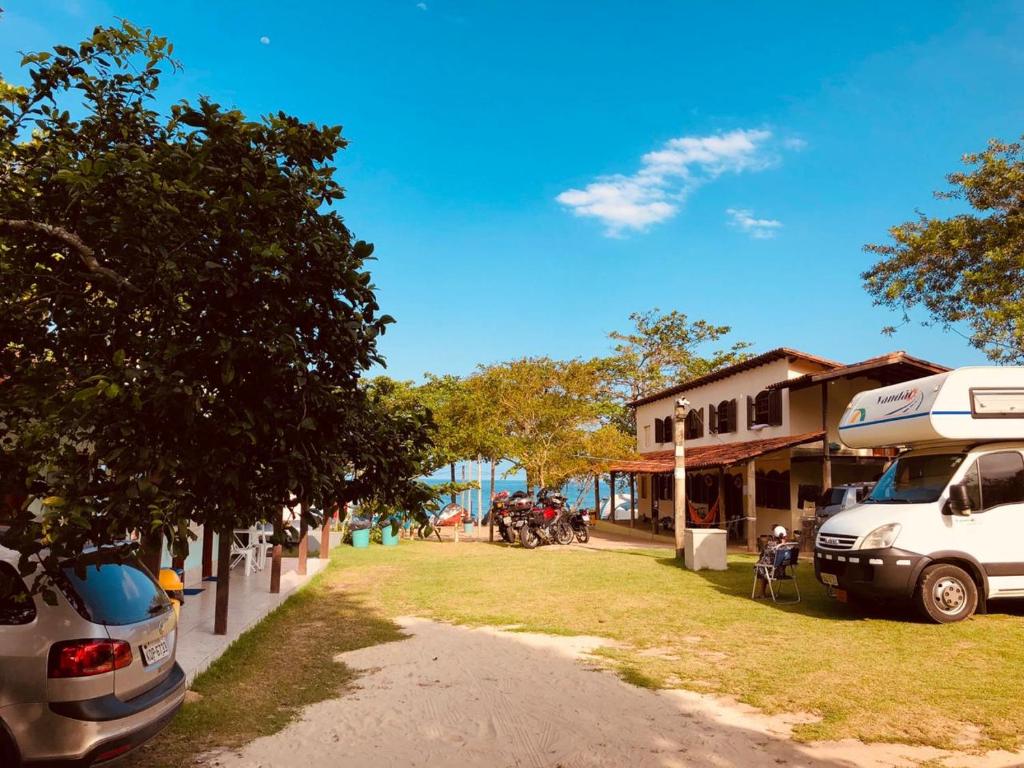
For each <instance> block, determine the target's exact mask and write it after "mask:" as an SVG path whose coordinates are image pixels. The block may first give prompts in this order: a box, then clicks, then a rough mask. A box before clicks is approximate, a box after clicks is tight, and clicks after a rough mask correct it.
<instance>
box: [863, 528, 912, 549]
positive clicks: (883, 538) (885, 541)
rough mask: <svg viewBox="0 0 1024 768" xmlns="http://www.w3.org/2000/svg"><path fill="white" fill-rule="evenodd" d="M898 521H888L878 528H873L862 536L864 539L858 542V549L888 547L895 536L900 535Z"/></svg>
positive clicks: (892, 542) (893, 541) (894, 539)
mask: <svg viewBox="0 0 1024 768" xmlns="http://www.w3.org/2000/svg"><path fill="white" fill-rule="evenodd" d="M901 527H902V526H900V524H899V523H889V524H888V525H883V526H881V527H879V528H875V530H873V531H872V532H871V533H869V534H868V535H867V536H865V537H864V540H863V541H862V542H861V543H860V549H888V548H889V547H891V546H892V545H893V544H894V543H895V541H896V537H897V536H899V535H900V528H901Z"/></svg>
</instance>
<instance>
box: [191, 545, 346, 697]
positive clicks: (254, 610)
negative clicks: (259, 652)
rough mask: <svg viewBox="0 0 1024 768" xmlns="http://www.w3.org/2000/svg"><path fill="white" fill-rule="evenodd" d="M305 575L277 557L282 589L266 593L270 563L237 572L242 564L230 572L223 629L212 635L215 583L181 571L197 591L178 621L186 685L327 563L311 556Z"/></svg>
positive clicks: (295, 563) (196, 573)
mask: <svg viewBox="0 0 1024 768" xmlns="http://www.w3.org/2000/svg"><path fill="white" fill-rule="evenodd" d="M307 562H308V567H307V569H306V570H307V571H308V573H307V575H305V576H300V575H299V574H298V573H297V572H296V568H297V567H298V564H299V561H298V559H297V558H293V557H285V558H282V560H281V591H280V593H278V594H276V595H272V594H271V593H270V563H269V562H268V563H267V567H266V568H264V569H263V570H262V571H258V572H256V573H250V574H248V575H246V574H244V573H242V568H241V567H238V568H235V569H234V570H233V571H232V572H231V596H230V599H229V601H228V633H227V634H226V635H215V634H214V633H213V613H214V603H215V602H216V599H217V583H216V582H215V581H202V579H201V576H202V574H201V572H200V571H198V570H196V571H190V572H189V573H187V574H186V575H185V586H186V588H188V589H193V588H194V589H201V590H202V592H200V593H199V594H197V595H186V596H185V605H183V606H182V608H181V618H180V619H179V621H178V654H177V657H178V663H179V664H181V667H182V669H184V670H185V676H186V678H187V679H188V682H189V684H191V683H192V680H194V679H195V677H196V675H198V674H199V673H200V672H202V671H203V670H204V669H206V668H207V667H208V666H210V664H212V663H213V662H214V661H215V660H216V659H217V658H218V657H220V655H221V654H222V653H224V651H226V650H227V649H228V646H229V645H231V643H233V642H234V641H235V640H237V639H238V637H239V635H241V634H242V633H243V632H245V631H246V630H247V629H249V628H250V627H252V626H254V625H255V624H256V623H258V622H259V621H260V620H261V619H263V618H264V617H265V616H266V615H267V614H268V613H270V612H271V611H273V610H274V609H275V608H277V606H279V605H280V604H281V603H283V602H284V601H285V600H286V599H287V598H288V596H289V595H290V594H292V593H293V592H295V590H297V589H299V588H300V587H302V586H303V585H305V584H306V583H307V582H308V581H309V580H310V579H311V578H313V576H315V575H316V574H318V573H319V572H320V571H322V570H323V569H324V568H326V567H327V561H326V560H318V559H315V558H310V559H309V560H308V561H307Z"/></svg>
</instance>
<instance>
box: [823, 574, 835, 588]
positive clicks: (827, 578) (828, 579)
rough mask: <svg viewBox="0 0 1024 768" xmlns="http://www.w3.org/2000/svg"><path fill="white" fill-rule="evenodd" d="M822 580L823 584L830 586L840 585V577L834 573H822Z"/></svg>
mask: <svg viewBox="0 0 1024 768" xmlns="http://www.w3.org/2000/svg"><path fill="white" fill-rule="evenodd" d="M821 581H822V583H823V584H828V585H829V586H830V587H838V586H839V577H838V576H836V575H835V574H834V573H822V574H821Z"/></svg>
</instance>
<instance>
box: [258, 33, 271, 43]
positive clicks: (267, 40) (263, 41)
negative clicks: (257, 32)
mask: <svg viewBox="0 0 1024 768" xmlns="http://www.w3.org/2000/svg"><path fill="white" fill-rule="evenodd" d="M260 42H261V43H263V45H270V38H269V37H267V36H266V35H264V36H263V37H261V38H260Z"/></svg>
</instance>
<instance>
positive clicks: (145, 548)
mask: <svg viewBox="0 0 1024 768" xmlns="http://www.w3.org/2000/svg"><path fill="white" fill-rule="evenodd" d="M141 538H142V551H141V552H140V553H139V559H140V560H142V564H143V565H145V566H146V568H147V569H149V572H150V573H152V574H153V576H154V577H156V578H159V577H160V561H161V560H163V554H164V552H163V548H164V547H163V544H164V540H163V536H161V535H160V533H159V531H157V532H155V533H145V534H143V535H142V537H141Z"/></svg>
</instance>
